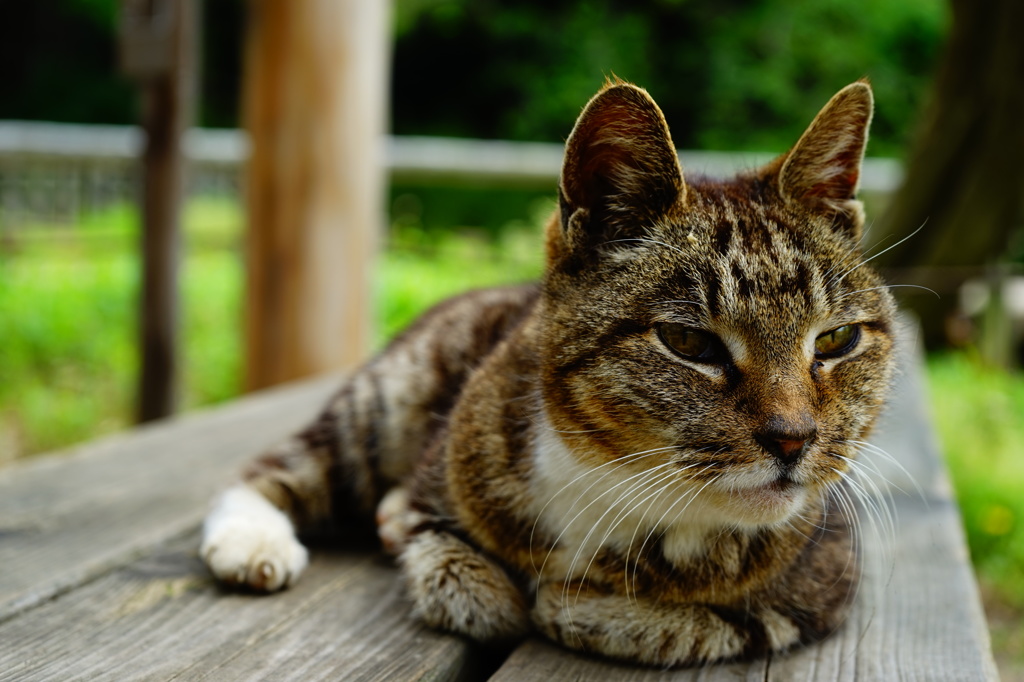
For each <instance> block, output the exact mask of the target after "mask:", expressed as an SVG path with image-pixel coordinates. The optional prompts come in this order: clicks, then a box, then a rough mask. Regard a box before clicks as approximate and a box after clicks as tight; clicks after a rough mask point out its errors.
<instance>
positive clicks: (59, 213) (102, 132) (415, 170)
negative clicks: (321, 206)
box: [0, 121, 902, 233]
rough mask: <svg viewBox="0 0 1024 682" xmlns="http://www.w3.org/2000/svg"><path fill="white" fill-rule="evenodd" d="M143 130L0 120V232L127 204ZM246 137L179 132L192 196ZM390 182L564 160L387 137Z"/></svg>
mask: <svg viewBox="0 0 1024 682" xmlns="http://www.w3.org/2000/svg"><path fill="white" fill-rule="evenodd" d="M142 142H143V140H142V133H141V131H140V130H139V129H138V128H135V127H129V126H100V125H78V124H63V123H61V124H58V123H39V122H28V121H0V231H3V232H5V233H6V232H10V231H15V230H22V229H29V228H30V227H32V226H53V225H70V224H73V223H74V222H75V221H77V220H78V219H79V218H80V216H81V215H82V214H83V213H88V212H91V211H95V210H97V209H100V208H102V207H104V206H107V205H110V204H112V203H117V202H125V201H134V200H135V199H136V198H137V195H138V191H139V182H140V181H139V173H138V158H139V154H140V152H141V149H142ZM248 153H249V144H248V140H247V138H246V136H245V134H244V132H242V131H239V130H210V129H193V130H191V131H189V134H188V135H187V136H186V139H185V154H186V157H187V158H188V160H189V173H188V185H187V192H188V194H189V195H192V196H195V195H211V194H212V195H218V196H225V195H226V196H240V195H241V192H242V179H241V175H242V174H241V168H242V165H243V164H244V163H245V160H246V159H247V157H248ZM771 156H772V155H771V154H760V153H723V152H705V151H687V152H682V154H681V157H682V159H683V163H684V168H686V170H687V172H697V173H703V174H707V175H711V176H719V175H728V174H730V173H733V172H735V171H737V170H739V169H743V168H752V167H756V166H757V165H759V164H761V163H764V162H765V161H767V160H769V159H770V158H771ZM381 157H382V159H383V161H384V163H385V164H386V166H387V168H388V170H389V174H390V177H391V179H392V182H396V183H398V182H409V183H429V184H443V185H453V186H464V185H465V186H474V185H476V186H480V185H484V186H488V185H489V186H496V187H510V186H526V187H542V188H543V187H551V188H554V186H555V183H556V181H557V178H558V172H559V168H560V167H561V161H562V145H560V144H555V143H536V142H508V141H499V140H464V139H453V138H429V137H388V138H385V140H384V142H383V146H382V149H381ZM901 178H902V171H901V168H900V165H899V163H898V162H896V161H894V160H892V159H867V160H866V161H865V164H864V170H863V176H862V179H861V186H862V189H863V191H864V192H865V193H867V194H883V195H884V194H888V193H889V192H891V191H892V190H893V189H894V188H895V187H897V186H898V185H899V182H900V180H901Z"/></svg>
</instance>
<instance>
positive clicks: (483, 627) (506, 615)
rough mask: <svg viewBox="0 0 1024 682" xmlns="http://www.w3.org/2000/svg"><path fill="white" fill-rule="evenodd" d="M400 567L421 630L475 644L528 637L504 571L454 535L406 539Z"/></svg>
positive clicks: (431, 533)
mask: <svg viewBox="0 0 1024 682" xmlns="http://www.w3.org/2000/svg"><path fill="white" fill-rule="evenodd" d="M400 563H401V567H402V573H403V575H404V578H405V584H406V589H407V591H408V594H409V596H410V597H411V598H412V600H413V603H414V611H415V613H416V615H417V616H418V617H419V618H421V619H422V620H423V621H424V622H425V623H426V624H427V625H430V626H432V627H435V628H439V629H442V630H448V631H451V632H456V633H459V634H463V635H467V636H468V637H471V638H473V639H475V640H477V641H480V642H510V641H514V640H516V639H519V638H521V637H523V636H525V635H526V633H527V632H528V631H529V627H530V622H529V616H528V615H527V607H526V602H525V600H524V598H523V595H522V593H521V592H520V590H519V589H518V588H517V587H516V585H515V583H514V582H513V581H512V579H511V578H510V577H509V576H508V574H507V573H506V572H505V570H504V569H503V568H502V567H501V566H499V565H498V564H497V563H496V562H494V561H493V560H492V559H491V558H489V557H488V556H486V555H484V554H482V553H481V552H479V551H478V550H476V549H474V548H473V547H472V546H470V545H469V544H467V543H466V542H464V541H463V540H461V539H459V538H457V537H455V536H454V535H452V534H450V533H447V532H445V531H440V530H422V531H420V532H418V533H416V534H414V535H412V536H411V537H409V538H407V542H406V545H405V547H404V549H403V550H402V554H401V557H400Z"/></svg>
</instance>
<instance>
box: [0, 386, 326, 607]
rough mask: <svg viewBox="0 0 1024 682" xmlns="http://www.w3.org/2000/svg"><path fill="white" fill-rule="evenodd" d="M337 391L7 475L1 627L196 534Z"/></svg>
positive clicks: (1, 525)
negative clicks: (226, 495) (224, 492)
mask: <svg viewBox="0 0 1024 682" xmlns="http://www.w3.org/2000/svg"><path fill="white" fill-rule="evenodd" d="M339 383H340V378H339V377H338V376H333V377H326V378H320V379H316V380H313V381H308V382H305V383H302V384H298V385H293V386H289V387H285V388H282V389H277V390H274V391H267V392H265V393H261V394H258V395H254V396H252V397H249V398H245V399H243V400H240V401H238V402H236V403H233V404H231V405H230V406H227V407H222V408H218V409H214V410H210V411H208V412H204V413H199V414H196V415H191V416H188V417H185V418H182V419H175V420H170V421H164V422H159V423H155V424H154V425H152V426H149V427H144V428H141V429H138V430H136V431H133V432H131V433H127V434H123V435H120V436H116V437H113V438H110V439H107V440H104V441H100V442H97V443H93V444H90V445H87V446H84V447H81V448H77V449H73V450H71V451H68V452H64V453H60V454H56V455H50V456H44V457H40V458H36V459H33V460H29V461H27V462H25V463H23V464H18V465H13V466H9V467H5V468H3V469H0V539H2V541H0V565H2V566H3V567H4V568H3V570H2V571H0V621H3V620H4V619H6V618H10V617H11V616H12V615H13V614H16V613H17V612H19V611H21V610H23V609H25V608H28V607H31V606H33V605H35V604H38V603H40V602H42V601H45V600H46V599H49V598H51V597H52V596H54V595H55V594H59V593H60V592H62V591H64V590H67V589H70V588H72V587H74V586H76V585H79V584H81V583H83V582H85V581H87V580H89V579H91V578H93V577H95V576H97V575H100V574H102V573H104V572H105V571H107V570H109V569H110V568H111V567H113V566H118V565H121V564H124V563H126V562H127V561H130V560H131V559H132V558H134V557H136V556H138V554H139V553H140V552H142V551H143V550H145V549H146V548H147V547H151V546H153V545H156V544H158V543H160V542H163V541H166V540H167V539H168V538H172V537H175V536H177V535H181V534H182V533H184V532H187V531H188V530H190V529H192V528H194V527H195V526H197V525H198V524H199V522H200V521H201V519H202V517H203V515H204V513H205V511H206V508H207V503H208V501H209V499H210V498H211V497H212V495H213V494H214V493H215V492H216V490H217V489H218V488H219V487H221V486H223V485H225V484H226V483H227V482H229V481H230V480H231V479H232V478H233V477H234V476H235V475H236V474H237V472H238V470H239V467H240V466H241V464H242V463H243V462H244V461H246V460H248V459H249V458H251V457H252V456H253V455H255V454H257V453H258V452H259V451H261V450H262V449H264V448H266V447H267V446H268V445H270V444H271V443H273V442H274V441H275V440H277V439H279V438H281V437H283V436H285V435H286V434H288V433H290V432H291V431H293V430H294V429H296V428H298V427H299V426H300V425H301V424H303V423H304V422H305V421H308V420H309V419H310V418H311V417H312V416H313V415H315V414H316V412H317V411H318V410H319V408H320V406H321V405H322V404H323V402H324V401H325V400H326V398H327V395H328V394H329V393H330V392H331V391H332V389H333V388H335V387H336V386H338V385H339Z"/></svg>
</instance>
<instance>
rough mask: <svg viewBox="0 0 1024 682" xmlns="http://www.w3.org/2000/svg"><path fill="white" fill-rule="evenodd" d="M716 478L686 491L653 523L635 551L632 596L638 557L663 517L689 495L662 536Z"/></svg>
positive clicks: (638, 567)
mask: <svg viewBox="0 0 1024 682" xmlns="http://www.w3.org/2000/svg"><path fill="white" fill-rule="evenodd" d="M711 467H712V465H710V464H709V465H707V466H706V467H704V469H702V470H701V473H703V472H704V471H707V470H708V469H710V468H711ZM718 478H720V476H713V477H711V478H710V479H708V481H707V482H706V483H704V485H702V486H701V487H700V488H698V489H697V490H696V491H690V490H687V491H686V492H685V493H684V494H683V495H681V496H680V497H679V499H677V500H676V501H675V502H673V503H672V504H671V505H670V506H669V508H668V509H666V510H665V512H664V513H663V514H662V515H661V516H660V517H659V518H658V520H657V521H655V522H654V524H653V525H652V526H651V530H650V532H649V533H648V534H647V537H645V538H644V541H643V543H642V544H641V545H640V549H639V550H638V551H637V555H636V557H637V558H636V560H635V562H634V564H633V592H634V594H635V593H636V581H637V575H638V573H639V571H640V564H639V561H640V557H642V556H643V554H644V548H646V547H647V543H648V542H650V540H651V538H652V537H653V536H654V533H655V532H657V530H658V528H659V527H660V526H661V524H662V521H664V520H665V517H666V516H668V514H669V513H670V512H671V511H672V509H673V508H674V507H675V506H676V505H677V504H679V502H681V501H682V500H684V499H686V495H690V499H689V500H687V501H686V504H684V505H683V508H682V509H680V510H679V512H677V513H676V515H675V516H674V517H673V518H672V521H671V522H670V523H669V524H668V525H667V526H665V529H664V530H662V531H661V535H662V536H663V535H664V534H665V532H666V531H667V530H668V528H669V527H670V526H673V525H675V523H676V521H678V520H679V517H680V516H682V515H683V513H685V512H686V510H687V509H689V507H690V505H691V504H692V503H693V501H694V500H696V499H697V497H698V496H699V495H700V494H701V493H702V492H703V491H704V489H705V488H707V487H708V486H709V485H711V484H712V483H714V482H715V481H717V480H718ZM691 492H692V494H691Z"/></svg>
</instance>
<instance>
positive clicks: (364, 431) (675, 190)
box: [202, 82, 893, 665]
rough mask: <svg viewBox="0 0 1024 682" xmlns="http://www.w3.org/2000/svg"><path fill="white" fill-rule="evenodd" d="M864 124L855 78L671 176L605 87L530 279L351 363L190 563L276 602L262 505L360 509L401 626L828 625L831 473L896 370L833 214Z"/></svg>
mask: <svg viewBox="0 0 1024 682" xmlns="http://www.w3.org/2000/svg"><path fill="white" fill-rule="evenodd" d="M871 110H872V99H871V92H870V89H869V87H868V86H867V85H866V84H865V83H855V84H853V85H851V86H848V87H847V88H845V89H843V90H842V91H841V92H840V93H839V94H837V95H836V96H835V97H834V98H833V99H832V100H831V101H830V102H829V103H828V105H827V106H826V107H825V108H824V109H823V110H822V112H821V113H820V114H819V115H818V117H817V118H816V119H815V120H814V122H813V123H812V125H811V126H810V128H809V129H808V131H807V132H806V133H805V134H804V136H803V137H802V138H801V139H800V141H799V142H798V143H797V145H796V146H795V147H794V148H793V149H792V150H791V151H790V152H789V153H787V154H785V155H783V156H782V157H781V158H779V159H778V160H776V161H775V162H773V163H772V164H770V165H768V166H767V167H765V168H762V169H760V170H757V171H754V172H750V173H746V174H741V175H740V176H738V177H736V178H734V179H732V180H727V181H712V180H706V179H703V178H691V177H687V178H686V179H685V180H684V176H683V174H682V172H681V170H680V168H679V165H678V161H677V158H676V152H675V148H674V147H673V145H672V142H671V139H670V137H669V133H668V129H667V127H666V125H665V122H664V120H663V117H662V115H661V112H660V111H659V109H658V108H657V106H656V105H655V104H654V102H653V101H652V100H651V99H650V97H649V96H648V95H647V94H646V93H645V92H644V91H643V90H640V89H639V88H636V87H633V86H631V85H628V84H624V83H618V82H616V83H610V84H608V85H607V86H606V87H605V88H604V89H603V90H602V91H601V92H600V93H598V94H597V95H596V96H595V97H594V99H593V100H591V102H590V103H589V104H588V105H587V107H586V109H585V110H584V112H583V113H582V115H581V116H580V119H579V121H578V122H577V125H576V128H575V129H574V131H573V133H572V136H571V137H570V139H569V141H568V143H567V147H566V160H565V165H564V167H563V174H562V180H561V184H560V197H559V198H560V211H559V213H558V215H556V216H554V217H553V218H552V220H551V222H550V224H549V225H548V227H547V233H546V248H547V269H546V273H545V276H544V279H543V281H542V283H541V284H540V285H539V287H521V288H508V289H497V290H489V291H481V292H475V293H470V294H467V295H465V296H462V297H460V298H456V299H453V300H451V301H449V302H447V303H444V304H442V305H440V306H438V307H437V308H435V309H434V310H432V311H431V312H429V313H427V314H426V315H425V316H424V317H423V318H422V319H421V320H420V321H419V322H418V323H417V324H416V325H415V326H413V327H412V328H411V329H409V330H408V331H407V332H406V333H405V334H403V335H402V336H401V337H399V338H398V339H396V340H395V341H394V342H393V343H392V344H391V345H390V346H389V347H388V348H387V349H386V350H385V351H384V352H383V353H382V354H381V355H380V356H379V357H378V358H376V359H375V360H373V361H372V362H370V363H369V364H368V365H367V366H366V367H364V368H363V369H362V370H360V371H359V372H356V373H355V374H354V375H353V376H352V377H351V379H350V380H349V381H348V382H347V383H346V384H345V386H344V387H343V388H342V389H341V391H340V392H339V393H338V394H337V396H336V397H335V398H334V399H333V400H332V401H331V403H330V404H329V405H328V406H327V408H326V410H325V411H324V413H323V414H322V415H321V417H320V418H319V419H318V420H317V421H316V422H315V423H314V424H313V425H311V426H310V427H309V428H308V429H306V430H305V431H304V432H302V433H300V434H299V435H297V436H296V437H295V438H293V439H292V440H290V441H289V442H287V443H284V444H282V445H281V446H280V447H279V448H277V449H275V450H273V451H272V452H270V453H269V454H268V455H266V456H265V457H263V458H262V459H260V460H259V461H257V462H255V463H254V464H253V465H252V466H251V467H250V468H249V470H248V472H247V473H246V476H245V484H244V486H243V487H238V488H236V489H234V490H232V491H229V492H228V493H227V494H226V495H225V497H224V498H223V499H222V501H221V502H220V504H219V506H218V507H217V508H216V509H215V511H214V512H213V513H212V514H211V517H210V518H209V519H208V522H207V525H206V535H205V537H204V543H203V548H202V553H203V556H204V558H205V559H206V561H207V563H208V564H209V565H210V567H211V569H212V570H213V572H214V573H215V574H216V575H217V576H218V577H219V578H221V579H223V580H226V581H229V582H240V583H244V584H247V585H250V586H252V587H255V588H258V589H267V590H273V589H277V588H280V587H282V586H284V585H286V584H287V583H288V582H290V581H291V580H294V579H295V577H296V576H297V573H298V572H299V571H301V570H302V567H303V566H304V565H305V551H304V550H303V549H302V547H301V545H299V544H298V542H297V541H296V540H295V539H294V537H293V536H291V535H289V534H288V533H284V532H281V531H280V526H281V524H280V520H281V519H284V517H283V516H281V515H280V512H278V511H277V510H282V511H283V512H284V514H285V515H286V516H287V520H289V521H290V522H291V523H292V524H294V526H295V527H296V528H298V529H301V528H303V527H305V526H307V525H309V524H311V523H314V522H317V521H320V520H323V519H326V518H332V517H333V518H335V519H341V520H344V519H348V518H361V517H370V516H372V514H373V513H374V511H375V510H377V517H378V518H377V522H378V524H379V533H380V535H381V537H382V539H383V541H384V544H385V546H386V547H387V548H389V549H390V550H391V551H393V552H395V553H396V554H398V555H399V561H400V564H401V567H402V571H403V574H404V576H405V581H406V585H407V588H408V593H409V595H410V597H411V599H412V600H413V602H414V604H415V610H416V612H417V613H418V615H419V616H420V617H421V618H423V619H424V620H425V621H426V622H428V623H430V624H431V625H434V626H437V627H441V628H445V629H449V630H453V631H455V632H460V633H464V634H467V635H469V636H471V637H474V638H477V639H480V640H508V639H514V638H517V637H520V636H522V635H524V634H526V633H527V632H528V631H530V630H531V629H534V630H536V631H539V632H541V633H543V634H545V635H547V636H548V637H550V638H552V639H554V640H556V641H558V642H561V643H562V644H564V645H566V646H569V647H572V648H576V649H582V650H585V651H589V652H594V653H597V654H601V655H606V656H610V657H614V658H619V659H625V660H631V661H638V662H643V663H649V664H656V665H687V664H694V663H702V662H709V661H716V660H723V659H731V658H736V657H747V656H756V655H761V654H764V653H766V652H768V651H781V650H785V649H788V648H790V647H792V646H794V645H797V644H801V643H806V642H810V641H813V640H816V639H818V638H820V637H823V636H825V635H827V634H828V633H830V632H832V631H833V630H834V629H835V628H837V627H838V626H839V625H840V624H841V622H842V620H843V616H844V613H845V611H846V607H847V606H848V605H849V603H850V600H851V598H852V594H853V591H854V588H855V585H856V581H857V566H858V561H857V558H856V551H855V547H854V544H853V532H852V529H851V524H852V523H853V521H852V520H851V518H850V513H849V512H850V508H849V504H848V501H849V497H848V493H847V492H846V491H844V490H843V487H842V481H843V479H844V476H846V475H848V473H849V472H850V466H851V465H850V463H849V460H850V459H852V458H855V457H856V454H857V447H856V445H855V441H862V440H863V439H864V438H865V437H866V435H867V433H868V432H869V431H870V429H871V427H872V424H873V422H874V420H875V418H876V416H877V414H878V412H879V410H880V408H881V406H882V403H883V400H884V396H885V393H886V390H887V387H888V384H889V381H890V375H891V373H892V346H893V303H892V301H891V298H890V296H889V294H888V291H887V290H886V289H885V288H884V286H883V284H882V282H881V281H880V279H879V277H878V276H877V275H876V274H875V273H874V272H872V271H871V269H870V268H869V267H867V266H866V265H865V264H864V262H863V260H862V256H861V254H860V250H859V246H858V243H859V239H860V231H861V227H862V223H863V216H862V212H861V208H860V204H859V202H857V201H856V200H855V198H854V191H855V189H856V186H857V183H858V176H859V170H860V162H861V159H862V156H863V151H864V146H865V144H866V139H867V128H868V124H869V121H870V118H871ZM253 490H255V491H258V492H259V493H260V495H253V494H252V491H253ZM389 491H390V492H389ZM267 501H269V504H268V503H267ZM274 514H277V515H278V516H279V517H280V519H277V520H275V521H273V522H271V521H270V519H271V517H273V516H274ZM252 519H264V520H266V523H263V522H262V521H260V522H257V521H253V520H252ZM275 524H276V525H275ZM264 526H267V527H273V528H274V529H275V530H274V531H273V533H271V532H269V531H267V532H263V531H261V530H260V528H262V527H264ZM288 530H290V528H289V529H288Z"/></svg>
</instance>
